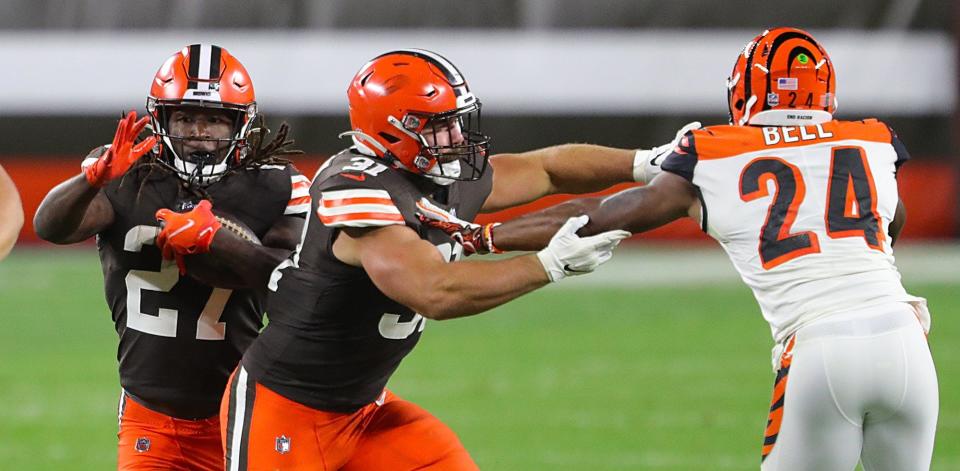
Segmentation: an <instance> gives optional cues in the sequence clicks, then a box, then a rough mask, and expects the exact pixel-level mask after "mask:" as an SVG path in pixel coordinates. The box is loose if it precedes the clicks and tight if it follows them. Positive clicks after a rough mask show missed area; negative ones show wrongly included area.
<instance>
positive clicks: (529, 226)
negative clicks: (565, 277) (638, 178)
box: [492, 173, 699, 251]
mask: <svg viewBox="0 0 960 471" xmlns="http://www.w3.org/2000/svg"><path fill="white" fill-rule="evenodd" d="M698 212H699V198H698V197H697V193H696V189H695V188H694V187H693V185H692V184H690V182H688V181H687V180H685V179H684V178H683V177H680V176H678V175H675V174H672V173H663V174H661V175H660V176H658V177H656V178H655V179H654V180H653V182H651V183H650V184H649V185H647V186H644V187H640V188H631V189H628V190H624V191H621V192H619V193H615V194H613V195H610V196H605V197H595V198H579V199H574V200H570V201H567V202H565V203H562V204H559V205H556V206H553V207H550V208H546V209H544V210H541V211H538V212H535V213H530V214H527V215H525V216H522V217H519V218H517V219H514V220H511V221H508V222H505V223H503V224H501V225H498V226H496V227H494V228H493V229H492V237H493V243H494V244H496V246H497V248H499V249H500V250H504V251H508V250H538V249H540V248H542V247H544V246H545V245H546V243H547V242H548V241H549V240H550V235H551V234H552V231H556V230H557V228H558V227H560V225H561V224H563V222H564V221H565V220H566V219H567V218H569V217H570V216H575V215H579V214H586V215H587V216H589V217H590V222H589V223H588V224H587V225H586V226H585V227H584V228H583V229H580V230H579V231H578V234H580V235H592V234H598V233H601V232H604V231H610V230H615V229H623V230H626V231H629V232H632V233H634V234H636V233H639V232H644V231H647V230H650V229H654V228H657V227H660V226H662V225H664V224H667V223H669V222H672V221H674V220H676V219H679V218H681V217H683V216H686V215H695V214H697V213H698Z"/></svg>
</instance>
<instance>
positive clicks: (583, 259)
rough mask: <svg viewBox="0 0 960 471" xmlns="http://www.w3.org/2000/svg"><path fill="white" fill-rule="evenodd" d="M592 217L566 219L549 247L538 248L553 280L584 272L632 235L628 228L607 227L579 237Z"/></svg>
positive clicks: (599, 263) (596, 264) (542, 261)
mask: <svg viewBox="0 0 960 471" xmlns="http://www.w3.org/2000/svg"><path fill="white" fill-rule="evenodd" d="M589 220H590V218H589V217H587V216H578V217H572V218H570V219H567V222H566V223H564V224H563V227H561V228H560V229H559V230H558V231H557V233H556V234H554V235H553V238H552V239H550V243H549V244H548V245H547V248H545V249H543V250H541V251H539V252H537V258H539V259H540V263H541V264H542V265H543V269H544V270H545V271H546V272H547V276H548V277H550V281H560V280H562V279H564V278H566V277H568V276H575V275H583V274H585V273H590V272H592V271H593V270H596V269H597V267H598V266H600V265H601V264H603V263H604V262H606V261H607V260H610V257H613V249H614V248H616V247H617V244H619V243H620V241H621V240H623V239H625V238H627V237H630V233H629V232H627V231H621V230H616V231H607V232H603V233H600V234H597V235H593V236H589V237H580V236H578V235H577V230H579V229H580V228H581V227H583V226H585V225H587V221H589Z"/></svg>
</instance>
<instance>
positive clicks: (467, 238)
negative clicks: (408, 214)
mask: <svg viewBox="0 0 960 471" xmlns="http://www.w3.org/2000/svg"><path fill="white" fill-rule="evenodd" d="M417 218H418V219H419V220H420V222H421V223H423V224H426V225H428V226H430V227H434V228H437V229H440V230H441V231H443V232H446V233H447V235H448V236H450V238H451V239H453V240H455V241H457V242H458V243H459V244H460V245H461V246H463V253H464V255H473V254H475V253H476V254H481V255H482V254H488V253H502V251H501V250H500V249H498V248H497V247H496V246H495V245H493V228H494V227H496V226H498V225H500V223H499V222H496V223H494V222H491V223H487V224H484V225H482V226H481V225H480V224H475V223H472V222H469V221H464V220H463V219H460V218H458V217H456V216H454V215H453V214H451V213H450V212H448V211H446V210H445V209H443V208H441V207H439V206H437V205H435V204H433V203H431V202H430V200H428V199H426V198H420V201H418V202H417Z"/></svg>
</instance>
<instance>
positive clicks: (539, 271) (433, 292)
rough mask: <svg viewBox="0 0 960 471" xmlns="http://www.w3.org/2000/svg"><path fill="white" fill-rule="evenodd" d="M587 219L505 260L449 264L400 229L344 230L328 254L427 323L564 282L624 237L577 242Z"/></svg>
mask: <svg viewBox="0 0 960 471" xmlns="http://www.w3.org/2000/svg"><path fill="white" fill-rule="evenodd" d="M585 223H586V218H575V219H572V220H570V221H567V222H566V223H565V224H564V225H563V226H562V227H561V228H560V230H558V231H557V232H556V234H555V235H554V237H553V239H552V240H551V242H550V243H549V244H548V247H547V248H545V249H544V250H542V251H540V252H539V253H537V254H530V255H523V256H518V257H514V258H510V259H506V260H498V261H492V262H490V261H479V262H466V261H464V262H451V263H447V262H446V261H445V260H444V259H443V258H442V257H441V256H440V253H439V251H438V250H437V248H436V247H434V246H433V245H432V244H430V243H429V242H426V241H424V240H422V239H420V237H419V236H418V235H417V234H416V233H415V232H414V231H412V230H411V229H410V228H408V227H406V226H388V227H383V228H378V229H372V230H370V229H363V230H357V229H344V233H341V235H340V236H339V237H337V240H336V242H335V243H334V254H335V255H336V256H337V258H339V259H340V260H342V261H343V262H345V263H347V264H351V265H354V266H362V267H363V269H364V270H365V271H366V272H367V274H368V275H369V276H370V278H371V280H373V282H374V284H376V285H377V288H379V289H380V290H381V291H383V292H384V293H385V294H386V295H387V296H389V297H391V298H392V299H394V300H396V301H397V302H399V303H401V304H403V305H405V306H408V307H409V308H411V309H413V310H415V311H416V312H418V313H420V314H421V315H423V316H424V317H427V318H430V319H452V318H456V317H464V316H469V315H473V314H478V313H481V312H483V311H486V310H488V309H491V308H493V307H496V306H499V305H501V304H503V303H506V302H508V301H510V300H512V299H515V298H517V297H519V296H521V295H523V294H526V293H529V292H530V291H533V290H535V289H537V288H540V287H542V286H544V285H546V284H547V283H549V282H551V281H558V280H560V279H562V278H564V277H567V276H572V275H579V274H583V273H589V272H591V271H593V270H594V269H596V267H597V266H599V265H600V264H602V263H604V262H606V261H607V260H609V259H610V257H611V256H612V251H613V249H614V248H615V247H616V246H617V244H618V243H619V242H620V241H621V240H622V239H623V238H625V237H627V236H629V233H626V232H622V231H616V232H610V233H605V234H599V235H597V236H594V237H578V236H577V235H576V230H577V229H578V228H580V227H581V226H582V225H583V224H585Z"/></svg>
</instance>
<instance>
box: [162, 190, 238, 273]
mask: <svg viewBox="0 0 960 471" xmlns="http://www.w3.org/2000/svg"><path fill="white" fill-rule="evenodd" d="M211 208H212V205H211V204H210V201H208V200H203V201H200V204H198V205H197V207H195V208H193V209H192V210H190V211H188V212H186V213H176V212H173V211H171V210H169V209H160V210H157V215H156V216H157V220H158V221H160V222H161V224H162V225H163V228H162V229H161V230H160V233H159V234H157V241H156V244H157V248H159V249H160V253H161V254H162V255H163V258H165V259H167V260H171V259H176V261H177V266H178V267H179V268H180V274H181V275H184V274H186V272H187V270H186V266H185V265H184V263H183V256H184V255H192V254H199V253H207V252H209V251H210V244H211V243H213V236H214V235H215V234H216V233H217V231H218V230H220V227H222V224H221V223H220V221H218V220H217V217H216V216H214V215H213V211H211Z"/></svg>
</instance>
